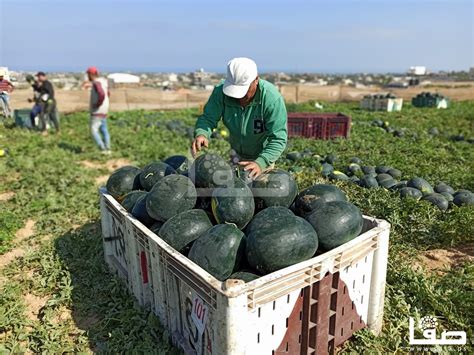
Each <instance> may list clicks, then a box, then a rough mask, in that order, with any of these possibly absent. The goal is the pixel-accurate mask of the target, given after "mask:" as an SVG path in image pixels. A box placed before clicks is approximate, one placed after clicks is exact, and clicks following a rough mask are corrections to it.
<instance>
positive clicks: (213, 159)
mask: <svg viewBox="0 0 474 355" xmlns="http://www.w3.org/2000/svg"><path fill="white" fill-rule="evenodd" d="M189 176H190V178H191V180H192V181H193V182H194V184H195V185H196V187H202V188H214V187H219V186H227V185H230V184H231V182H232V181H233V179H234V174H233V171H232V168H231V166H230V165H229V164H227V162H226V161H225V160H224V159H222V158H221V157H220V156H218V155H216V154H203V155H200V156H199V157H198V158H197V159H196V160H195V161H194V163H193V164H192V166H191V168H190V170H189Z"/></svg>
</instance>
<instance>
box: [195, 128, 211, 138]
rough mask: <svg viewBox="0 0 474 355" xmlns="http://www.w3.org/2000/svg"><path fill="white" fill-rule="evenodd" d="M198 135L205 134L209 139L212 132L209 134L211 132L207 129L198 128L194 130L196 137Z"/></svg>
mask: <svg viewBox="0 0 474 355" xmlns="http://www.w3.org/2000/svg"><path fill="white" fill-rule="evenodd" d="M197 136H204V137H206V138H207V139H209V137H210V134H209V132H208V131H206V130H205V129H202V128H197V129H195V130H194V137H197Z"/></svg>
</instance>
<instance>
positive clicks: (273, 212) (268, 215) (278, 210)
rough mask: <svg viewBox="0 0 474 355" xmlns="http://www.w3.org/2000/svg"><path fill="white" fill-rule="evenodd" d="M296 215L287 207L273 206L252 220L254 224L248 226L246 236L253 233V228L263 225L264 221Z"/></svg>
mask: <svg viewBox="0 0 474 355" xmlns="http://www.w3.org/2000/svg"><path fill="white" fill-rule="evenodd" d="M294 215H295V214H294V213H293V212H292V211H291V210H289V209H288V208H286V207H281V206H272V207H268V208H265V209H264V210H262V211H260V212H258V213H257V214H256V215H255V216H254V217H253V219H252V222H254V223H253V224H252V223H251V224H248V225H247V228H246V229H245V234H247V235H248V234H249V233H251V232H252V228H254V227H258V226H259V225H260V224H262V223H263V222H264V221H267V220H269V219H272V218H273V219H275V220H277V219H280V218H281V217H286V216H294Z"/></svg>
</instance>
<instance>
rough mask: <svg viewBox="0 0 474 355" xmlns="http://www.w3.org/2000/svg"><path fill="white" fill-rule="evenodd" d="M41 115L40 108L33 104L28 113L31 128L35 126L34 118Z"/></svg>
mask: <svg viewBox="0 0 474 355" xmlns="http://www.w3.org/2000/svg"><path fill="white" fill-rule="evenodd" d="M40 113H41V106H40V105H38V104H35V105H34V106H33V108H32V109H31V112H30V120H31V127H34V126H35V117H36V116H38V115H39V114H40Z"/></svg>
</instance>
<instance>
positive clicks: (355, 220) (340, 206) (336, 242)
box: [306, 201, 364, 251]
mask: <svg viewBox="0 0 474 355" xmlns="http://www.w3.org/2000/svg"><path fill="white" fill-rule="evenodd" d="M306 219H307V221H308V222H309V223H311V225H312V226H313V228H314V230H315V231H316V233H317V235H318V239H319V245H320V247H321V249H322V250H324V251H328V250H331V249H334V248H337V247H338V246H340V245H342V244H344V243H347V242H348V241H350V240H352V239H354V238H355V237H357V236H358V235H359V234H360V232H361V231H362V226H363V224H364V220H363V218H362V214H361V212H360V210H359V209H358V208H357V207H356V206H354V205H353V204H352V203H350V202H347V201H332V202H327V203H325V204H323V205H321V206H320V207H319V208H317V209H316V210H314V211H313V213H311V214H310V215H308V216H307V217H306Z"/></svg>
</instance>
